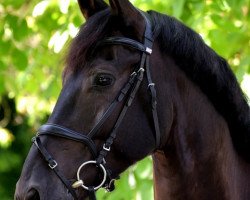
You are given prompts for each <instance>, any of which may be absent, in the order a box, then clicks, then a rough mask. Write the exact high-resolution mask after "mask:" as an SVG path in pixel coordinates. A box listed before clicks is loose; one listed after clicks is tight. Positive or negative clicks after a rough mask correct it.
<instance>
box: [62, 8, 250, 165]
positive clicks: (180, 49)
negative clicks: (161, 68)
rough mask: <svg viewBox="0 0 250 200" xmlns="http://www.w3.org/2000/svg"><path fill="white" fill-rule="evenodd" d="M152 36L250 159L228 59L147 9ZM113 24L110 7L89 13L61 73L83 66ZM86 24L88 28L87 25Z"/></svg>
mask: <svg viewBox="0 0 250 200" xmlns="http://www.w3.org/2000/svg"><path fill="white" fill-rule="evenodd" d="M149 14H150V16H151V19H152V25H153V29H154V33H155V35H154V37H155V39H156V40H158V41H160V42H159V45H160V49H161V51H162V52H164V53H167V54H169V55H170V56H171V57H172V58H173V59H174V60H175V62H176V64H177V65H178V66H179V67H180V68H181V69H182V70H183V71H184V72H185V73H186V75H187V76H188V77H189V78H190V79H191V80H192V81H193V82H194V83H195V84H196V85H198V86H199V87H200V89H201V90H202V91H203V93H204V94H205V95H206V96H207V97H208V99H209V100H210V101H211V102H212V104H213V105H214V107H215V108H216V110H217V111H218V112H219V113H220V114H221V115H222V116H223V117H224V118H225V120H226V122H227V124H228V127H229V130H230V134H231V137H232V141H233V143H234V146H235V147H236V149H237V150H238V152H239V153H240V154H241V155H243V156H244V157H245V158H248V159H249V160H250V109H249V105H248V103H247V100H246V98H245V96H244V94H243V92H242V90H241V88H240V86H239V84H238V82H237V80H236V78H235V76H234V74H233V72H232V70H231V69H230V67H229V65H228V63H227V62H226V61H225V59H223V58H222V57H220V56H218V55H217V54H216V53H215V52H214V51H213V50H212V49H211V48H209V47H208V46H207V45H206V44H205V43H204V42H203V40H202V38H201V37H200V35H199V34H197V33H195V32H194V31H193V30H192V29H190V28H188V27H187V26H185V25H184V24H182V23H181V22H179V21H178V20H176V19H174V18H172V17H170V16H167V15H163V14H160V13H157V12H154V11H149ZM112 26H114V21H112V16H111V15H110V10H109V9H106V10H104V11H101V12H99V13H98V14H96V15H94V16H92V17H91V18H90V19H89V20H88V21H87V22H86V24H85V25H84V26H83V27H85V28H83V27H81V29H80V31H79V33H78V35H77V36H76V38H75V39H74V40H73V42H72V44H71V48H70V51H69V53H68V57H67V60H66V64H67V65H66V68H65V71H64V74H66V73H67V72H68V71H72V70H77V69H79V68H81V67H83V65H84V63H85V62H86V60H87V59H88V57H89V56H88V51H89V49H91V47H92V46H93V45H94V44H95V43H96V42H97V41H99V40H101V39H102V38H104V37H105V35H106V34H107V33H108V32H110V30H111V29H112ZM86 27H87V28H86Z"/></svg>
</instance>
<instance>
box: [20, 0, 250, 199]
mask: <svg viewBox="0 0 250 200" xmlns="http://www.w3.org/2000/svg"><path fill="white" fill-rule="evenodd" d="M78 4H79V7H80V10H81V12H82V14H83V16H84V17H85V19H86V23H85V24H84V25H83V26H82V27H81V28H80V30H79V33H78V35H77V36H76V37H75V39H74V40H73V41H72V44H71V47H70V50H69V53H68V56H67V59H66V67H65V69H64V71H63V81H62V82H63V87H62V90H61V93H60V96H59V98H58V100H57V103H56V105H55V108H54V110H53V112H52V114H51V116H50V117H49V119H48V122H47V123H46V124H44V125H42V126H41V127H40V128H39V130H38V131H37V135H36V136H35V137H34V138H33V140H32V141H33V145H32V147H31V149H30V152H29V154H28V156H27V158H26V161H25V163H24V166H23V169H22V173H21V176H20V178H19V180H18V182H17V185H16V192H15V199H16V200H24V199H26V200H32V199H33V200H37V199H39V200H45V199H46V200H52V199H53V200H55V199H91V200H93V199H96V197H95V192H96V191H97V190H98V189H99V188H101V187H103V188H106V189H107V190H108V191H112V190H113V189H114V186H115V185H114V182H115V180H116V179H117V178H119V174H121V173H122V172H123V171H125V170H126V169H127V168H128V167H129V166H131V165H133V164H134V163H136V162H138V161H139V160H141V159H143V158H145V157H147V156H152V160H153V179H154V198H155V199H156V200H166V199H170V200H180V199H190V200H196V199H199V200H200V199H202V200H206V199H209V200H211V199H213V200H216V199H220V200H249V199H250V164H249V161H250V117H249V116H250V115H249V113H250V112H249V105H248V104H247V101H246V98H245V96H244V94H243V92H242V91H241V88H240V86H239V84H238V83H237V80H236V78H235V76H234V74H233V72H232V71H231V69H230V67H229V65H228V63H227V62H226V61H225V59H223V58H222V57H220V56H219V55H217V54H216V53H215V52H214V51H213V50H212V49H211V48H209V47H208V46H207V45H206V44H205V43H204V42H203V40H202V38H201V37H200V36H199V34H197V33H195V32H194V31H193V30H192V29H190V28H188V27H187V26H185V25H184V24H182V23H181V22H179V21H178V20H176V19H174V18H173V17H170V16H167V15H163V14H160V13H157V12H155V11H148V12H142V11H140V10H139V9H137V8H135V7H134V6H133V5H132V3H130V2H129V1H128V0H109V4H107V3H105V2H104V1H102V0H78Z"/></svg>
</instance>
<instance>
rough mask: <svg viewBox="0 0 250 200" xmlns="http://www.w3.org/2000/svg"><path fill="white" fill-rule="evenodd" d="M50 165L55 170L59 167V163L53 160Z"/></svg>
mask: <svg viewBox="0 0 250 200" xmlns="http://www.w3.org/2000/svg"><path fill="white" fill-rule="evenodd" d="M48 165H49V167H50V168H51V169H55V168H56V167H57V162H56V161H55V160H51V161H49V164H48Z"/></svg>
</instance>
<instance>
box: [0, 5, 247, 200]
mask: <svg viewBox="0 0 250 200" xmlns="http://www.w3.org/2000/svg"><path fill="white" fill-rule="evenodd" d="M132 2H133V3H134V5H136V6H137V7H139V8H140V9H142V10H150V9H152V10H157V11H159V12H161V13H165V14H168V15H172V16H174V17H176V18H178V19H179V20H181V21H182V22H184V23H185V24H186V25H188V26H190V27H192V28H193V29H194V30H196V31H197V32H198V33H199V34H200V35H201V36H202V37H203V38H204V40H205V41H206V43H207V44H208V45H209V46H211V47H212V48H213V49H214V50H216V52H218V53H219V54H220V55H221V56H223V57H224V58H226V59H227V60H228V62H229V63H230V65H231V67H232V69H233V71H234V72H235V74H236V76H237V79H238V80H239V82H240V83H241V86H242V88H243V90H244V91H245V93H246V94H248V96H250V95H249V94H250V75H249V74H250V48H249V47H250V0H164V1H163V0H134V1H132ZM83 22H84V19H83V17H82V16H81V14H80V11H79V8H78V5H77V3H76V1H73V0H44V1H38V0H0V38H1V40H0V199H1V200H11V199H13V193H14V189H15V182H16V181H17V179H18V176H19V174H20V170H21V166H22V164H23V161H24V159H25V157H26V155H27V152H28V150H29V148H30V145H31V142H30V138H31V137H32V136H33V134H34V133H35V130H36V129H37V128H38V127H39V126H40V125H41V123H43V122H44V121H46V119H47V117H48V115H49V113H50V112H51V110H52V108H53V106H54V104H55V102H56V99H57V96H58V94H59V91H60V88H61V72H62V69H63V67H64V58H65V54H66V52H67V49H68V47H69V44H70V41H71V40H72V38H73V37H74V36H75V35H76V33H77V30H78V27H79V26H80V25H81V24H82V23H83ZM98 196H99V199H107V200H112V199H113V200H122V199H124V200H135V199H136V200H140V199H143V200H151V199H153V187H152V166H151V159H150V158H146V159H145V160H143V161H141V162H140V163H138V164H137V165H136V166H132V167H131V168H130V169H129V170H128V171H127V172H125V173H124V174H123V175H122V178H121V179H120V180H119V181H117V183H116V190H115V191H114V192H112V193H111V194H108V193H105V192H104V191H100V192H98Z"/></svg>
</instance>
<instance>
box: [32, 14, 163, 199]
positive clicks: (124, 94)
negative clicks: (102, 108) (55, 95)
mask: <svg viewBox="0 0 250 200" xmlns="http://www.w3.org/2000/svg"><path fill="white" fill-rule="evenodd" d="M142 15H143V17H144V19H145V22H146V28H145V33H144V42H143V43H140V42H138V41H135V40H132V39H130V38H125V37H109V38H106V39H104V40H102V41H101V42H99V43H98V46H103V45H123V46H128V47H130V48H133V49H136V50H138V51H140V52H142V55H141V62H140V65H139V66H138V67H136V68H135V69H134V71H133V73H132V74H131V75H130V77H129V80H128V81H127V83H126V84H125V85H124V86H123V88H122V89H121V90H120V92H119V94H118V95H117V97H116V98H115V100H114V101H113V102H112V103H111V104H110V106H109V107H108V109H107V110H106V112H105V113H104V114H103V116H102V117H101V119H100V120H99V122H98V123H97V124H96V125H95V126H94V128H93V129H92V130H91V131H90V132H89V133H88V134H84V133H78V132H75V131H73V130H71V129H68V128H66V127H63V126H60V125H57V124H50V123H47V124H45V125H42V126H41V127H40V128H39V130H38V132H37V135H36V136H35V137H34V138H33V139H32V141H33V143H34V144H35V145H36V147H37V148H38V150H39V152H40V153H41V154H42V156H43V158H44V160H45V161H46V162H47V163H48V165H49V167H50V168H51V169H52V170H53V171H54V172H55V174H56V175H57V176H58V177H59V179H60V180H61V181H62V182H63V184H64V185H65V186H66V188H67V189H68V191H69V192H70V193H71V195H72V196H73V197H74V199H78V198H77V195H76V192H75V190H74V189H76V188H79V187H82V188H83V189H85V190H87V191H89V197H90V199H91V200H95V199H96V197H95V191H96V190H98V189H99V188H100V187H103V188H106V189H107V190H108V191H112V190H113V189H114V180H115V179H117V177H113V176H112V170H111V169H108V167H107V165H106V161H105V158H106V156H107V154H108V152H109V151H110V149H111V146H112V144H113V141H114V139H115V138H116V135H117V131H118V128H119V126H120V124H121V122H122V120H123V118H124V117H125V114H126V112H127V110H128V108H129V107H130V105H131V104H132V102H133V100H134V97H135V95H136V93H137V91H138V89H139V87H140V85H141V82H142V80H143V78H144V72H145V71H146V77H147V80H148V91H149V93H150V96H151V108H152V115H153V121H154V128H155V141H156V149H157V148H159V146H160V140H161V135H160V129H159V122H158V115H157V109H156V104H157V101H156V90H155V84H154V83H153V82H152V78H151V73H150V66H149V56H150V55H151V53H152V46H153V36H152V30H151V23H150V20H149V17H148V16H146V15H147V13H142ZM122 101H125V103H124V106H123V108H122V110H121V112H120V113H119V116H118V118H117V120H116V122H115V124H114V126H113V128H112V130H111V132H110V135H109V136H108V138H107V140H106V141H105V143H104V144H103V147H102V149H101V150H100V151H99V152H98V151H97V148H96V145H95V142H94V141H93V139H92V138H93V137H94V136H95V135H96V134H97V133H98V131H99V130H100V128H101V127H102V125H103V124H104V123H105V122H106V121H107V119H108V117H109V116H110V115H111V114H112V113H113V111H114V110H115V108H116V107H117V105H118V104H119V103H120V102H122ZM44 135H47V136H56V137H62V138H66V139H69V140H73V141H76V142H80V143H83V144H84V145H86V146H87V147H88V149H89V151H90V153H91V155H92V157H93V158H94V160H90V161H86V162H84V163H83V164H82V165H81V166H79V168H78V171H77V181H76V182H75V183H73V184H72V183H71V182H70V181H69V180H68V179H66V178H65V177H64V175H63V174H62V173H61V171H60V170H59V169H58V165H57V162H56V161H55V160H54V159H53V157H52V156H51V154H50V153H49V152H48V151H47V149H46V148H45V147H44V146H43V144H42V142H41V140H40V137H42V136H44ZM86 165H94V166H96V167H97V168H98V169H100V171H101V172H102V174H103V179H102V181H101V183H100V184H99V185H98V186H86V185H85V184H84V182H83V181H82V180H81V178H80V171H81V170H82V169H83V168H84V167H85V166H86Z"/></svg>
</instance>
